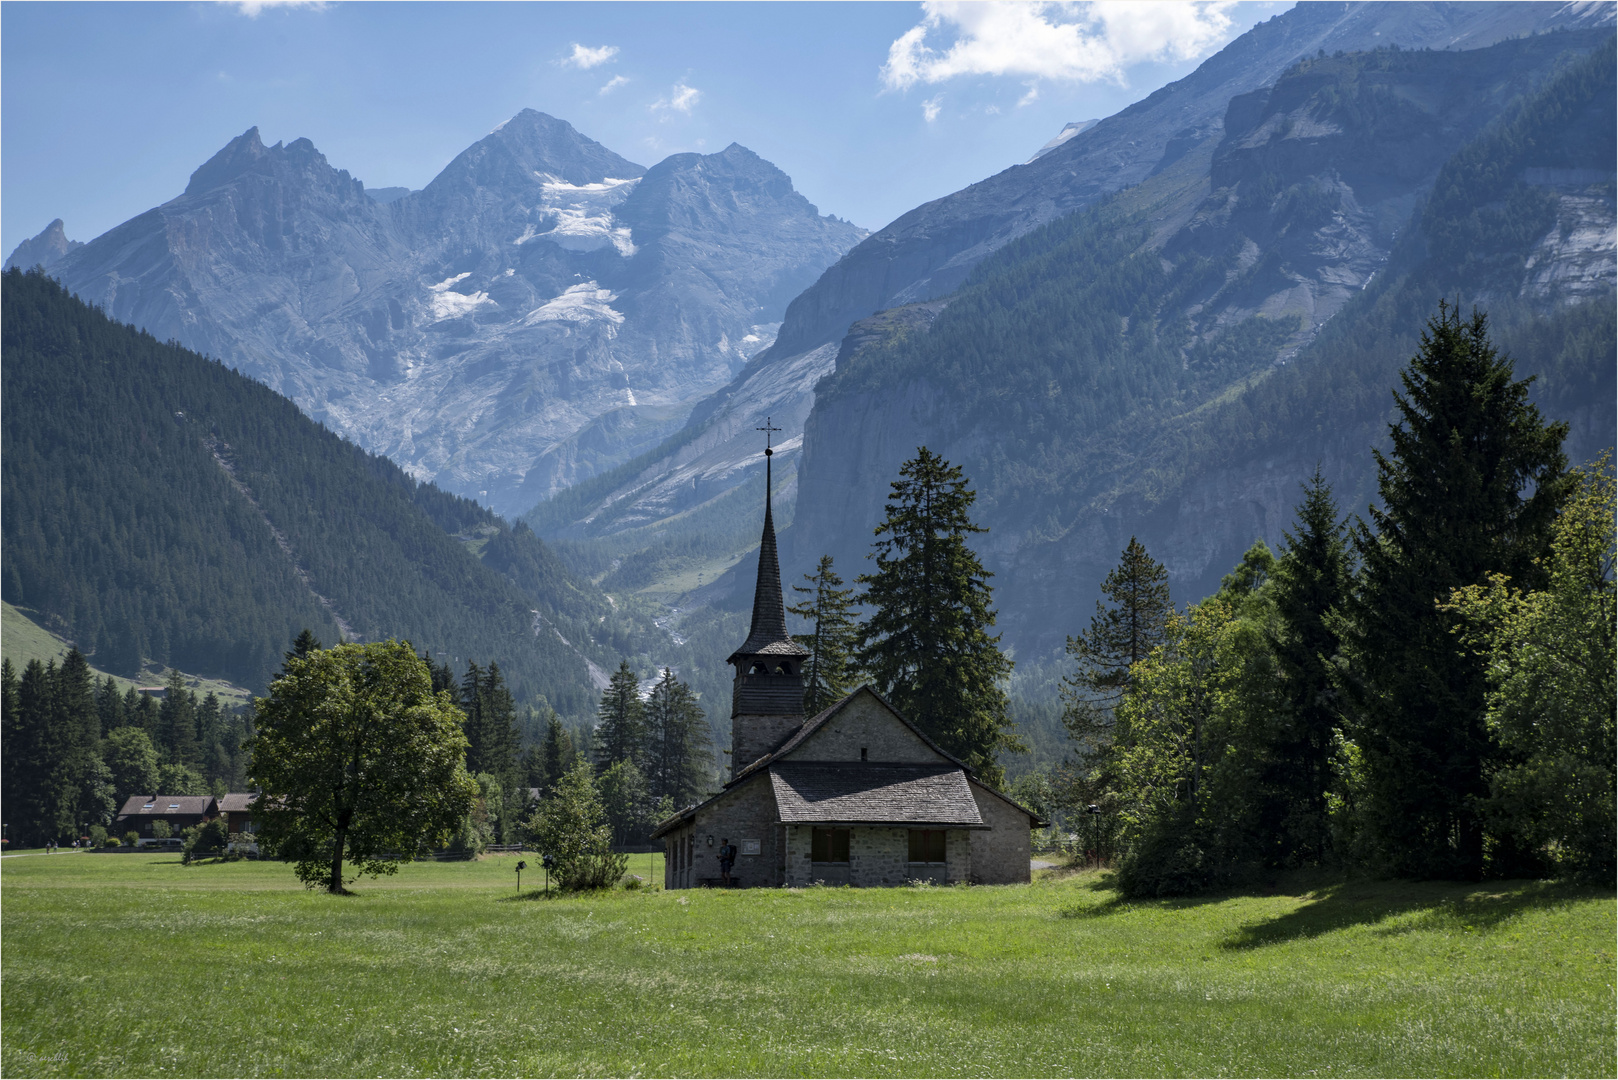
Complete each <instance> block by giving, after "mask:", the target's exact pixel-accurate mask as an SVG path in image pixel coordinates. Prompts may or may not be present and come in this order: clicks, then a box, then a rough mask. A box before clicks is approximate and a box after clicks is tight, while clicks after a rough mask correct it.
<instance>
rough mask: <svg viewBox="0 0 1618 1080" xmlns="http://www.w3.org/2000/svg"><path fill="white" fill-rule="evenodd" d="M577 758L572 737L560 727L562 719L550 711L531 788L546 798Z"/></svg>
mask: <svg viewBox="0 0 1618 1080" xmlns="http://www.w3.org/2000/svg"><path fill="white" fill-rule="evenodd" d="M578 757H579V754H578V750H577V749H575V747H574V746H573V736H572V735H571V734H570V733H569V732H568V730H567V728H565V727H564V726H562V718H561V717H560V716H558V715H556V710H555V709H551V710H550V711H549V714H548V715H547V716H546V718H545V742H544V744H543V745H542V746H541V747H540V752H539V755H538V761H539V774H538V776H537V777H534V778H533V786H535V787H537V788H540V789H541V792H542V794H543V795H545V796H547V797H548V796H549V795H550V793H551V791H552V790H553V789H554V788H555V786H556V784H557V782H558V781H559V780H561V779H562V776H563V775H564V774H565V773H567V771H568V770H569V769H571V768H573V765H574V763H575V762H576V761H577V760H578Z"/></svg>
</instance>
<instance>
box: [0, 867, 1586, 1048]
mask: <svg viewBox="0 0 1618 1080" xmlns="http://www.w3.org/2000/svg"><path fill="white" fill-rule="evenodd" d="M515 863H516V857H504V856H502V857H490V858H485V859H483V860H481V861H478V862H475V863H440V864H422V865H413V866H407V867H404V868H403V869H401V871H400V872H399V874H398V875H397V876H395V877H392V878H384V879H381V880H379V881H373V880H371V879H368V878H367V879H362V880H361V881H360V882H359V883H358V884H357V885H356V886H355V893H356V894H355V895H353V896H350V897H343V898H336V897H331V896H327V895H325V894H322V893H311V892H306V891H304V890H303V889H301V888H299V887H298V886H297V884H296V883H295V882H294V880H293V878H292V872H291V870H290V869H289V868H287V867H286V866H284V865H281V864H277V863H246V862H239V863H229V864H213V865H199V866H190V867H187V866H182V865H181V864H180V862H179V860H178V859H177V858H176V857H174V856H172V855H150V856H148V855H88V854H60V855H54V856H35V857H29V856H21V857H18V856H13V857H8V858H6V859H4V860H3V862H0V915H3V919H4V952H3V956H0V975H3V983H0V1007H3V1010H4V1030H3V1043H0V1054H3V1056H0V1067H3V1069H4V1072H5V1074H6V1075H8V1076H95V1075H105V1076H280V1075H288V1076H365V1075H397V1076H412V1075H451V1076H456V1075H465V1076H484V1075H487V1076H510V1075H540V1076H545V1075H581V1074H582V1075H596V1074H608V1075H631V1074H650V1075H767V1076H797V1075H833V1076H850V1075H852V1076H878V1075H909V1076H932V1075H938V1076H980V1075H991V1076H1044V1075H1081V1076H1082V1075H1098V1074H1100V1075H1204V1076H1218V1075H1290V1076H1310V1075H1319V1076H1363V1075H1368V1076H1428V1075H1432V1076H1438V1075H1465V1076H1497V1075H1498V1076H1558V1075H1577V1076H1612V1075H1614V1074H1615V1072H1618V1061H1615V1056H1614V1006H1615V1000H1614V935H1615V929H1618V927H1615V907H1614V898H1613V896H1612V894H1611V893H1610V892H1606V893H1603V892H1594V891H1590V890H1581V889H1574V888H1570V887H1564V886H1558V885H1553V884H1547V883H1541V882H1495V883H1490V884H1486V885H1458V884H1436V883H1426V884H1412V883H1407V882H1392V883H1389V882H1343V881H1341V880H1330V879H1302V878H1300V879H1294V880H1287V879H1283V880H1281V881H1279V882H1277V883H1276V885H1275V887H1274V888H1273V889H1272V890H1270V891H1269V893H1268V894H1264V895H1259V894H1246V895H1238V896H1224V897H1215V898H1208V899H1198V900H1182V901H1158V902H1149V903H1140V902H1123V901H1121V900H1120V899H1119V898H1118V896H1117V895H1116V894H1115V893H1114V892H1113V891H1112V890H1111V889H1110V888H1109V887H1108V877H1107V875H1106V874H1104V873H1094V872H1091V873H1078V874H1073V873H1064V872H1060V871H1053V872H1044V873H1042V874H1041V875H1040V878H1039V879H1038V880H1036V882H1035V883H1034V884H1033V885H1032V886H1026V887H993V888H982V887H979V888H906V889H893V890H881V891H878V890H871V891H858V890H849V889H821V888H815V889H804V890H786V889H778V890H759V891H737V892H717V891H715V892H709V891H695V892H675V893H669V892H663V891H662V890H661V889H655V888H648V889H642V890H635V891H624V890H617V891H613V892H610V893H600V894H594V895H584V896H572V897H558V896H557V895H556V894H554V893H552V894H550V895H549V896H545V895H543V894H541V893H539V892H538V889H539V887H540V886H541V885H542V878H541V877H539V876H537V875H535V874H533V873H531V872H530V873H525V874H524V875H523V879H522V884H523V895H521V896H520V897H519V896H518V895H516V891H515V886H516V875H515V874H514V873H513V871H512V868H513V866H514V865H515ZM630 869H631V871H632V872H634V873H638V874H641V875H646V874H648V872H650V873H651V874H652V875H655V876H654V877H653V878H652V880H660V878H661V874H662V866H661V861H660V859H658V858H655V857H648V856H644V855H641V856H636V857H635V858H634V861H633V862H632V863H631V866H630Z"/></svg>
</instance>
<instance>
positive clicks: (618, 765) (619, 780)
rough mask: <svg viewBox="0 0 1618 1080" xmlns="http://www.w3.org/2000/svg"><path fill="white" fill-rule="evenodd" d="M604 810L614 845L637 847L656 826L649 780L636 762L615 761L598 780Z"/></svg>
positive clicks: (597, 784)
mask: <svg viewBox="0 0 1618 1080" xmlns="http://www.w3.org/2000/svg"><path fill="white" fill-rule="evenodd" d="M596 790H597V791H599V792H600V793H601V806H602V808H603V809H604V810H606V812H607V823H608V824H609V825H611V826H612V840H613V843H615V844H618V845H620V846H623V845H626V844H638V843H640V842H641V841H642V840H644V839H645V838H646V833H647V831H648V830H650V829H651V827H652V825H653V824H654V823H653V821H652V807H653V803H654V800H653V799H652V794H651V791H650V790H649V789H648V788H647V786H646V776H645V774H644V773H642V772H641V771H640V768H639V767H638V766H636V764H635V763H634V762H633V761H615V762H613V763H612V764H611V765H609V766H607V768H606V769H605V770H603V771H602V773H601V775H600V776H598V777H597V778H596Z"/></svg>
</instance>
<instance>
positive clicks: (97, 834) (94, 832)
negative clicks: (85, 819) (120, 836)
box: [90, 825, 107, 847]
mask: <svg viewBox="0 0 1618 1080" xmlns="http://www.w3.org/2000/svg"><path fill="white" fill-rule="evenodd" d="M106 842H107V830H106V827H105V826H103V825H92V826H90V846H91V847H101V846H102V845H104V844H105V843H106Z"/></svg>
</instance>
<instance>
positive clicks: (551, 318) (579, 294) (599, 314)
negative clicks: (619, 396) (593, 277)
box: [523, 281, 633, 404]
mask: <svg viewBox="0 0 1618 1080" xmlns="http://www.w3.org/2000/svg"><path fill="white" fill-rule="evenodd" d="M616 299H618V294H617V293H615V292H613V291H612V290H611V289H603V288H602V287H601V286H600V284H599V283H597V282H594V281H586V282H585V283H584V284H582V285H574V286H573V287H572V288H570V289H568V290H567V291H566V292H564V293H563V294H562V295H561V296H558V297H555V298H554V299H551V300H547V301H546V302H545V303H543V304H541V305H540V306H539V307H537V308H535V309H534V310H533V311H530V312H529V313H528V314H527V316H525V317H524V318H523V325H525V326H533V325H534V324H535V323H542V322H570V323H588V322H597V321H600V320H606V321H608V322H611V323H613V324H615V325H616V324H618V323H621V322H623V321H624V316H623V313H622V312H620V311H614V310H613V308H612V301H614V300H616ZM631 404H633V402H631Z"/></svg>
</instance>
